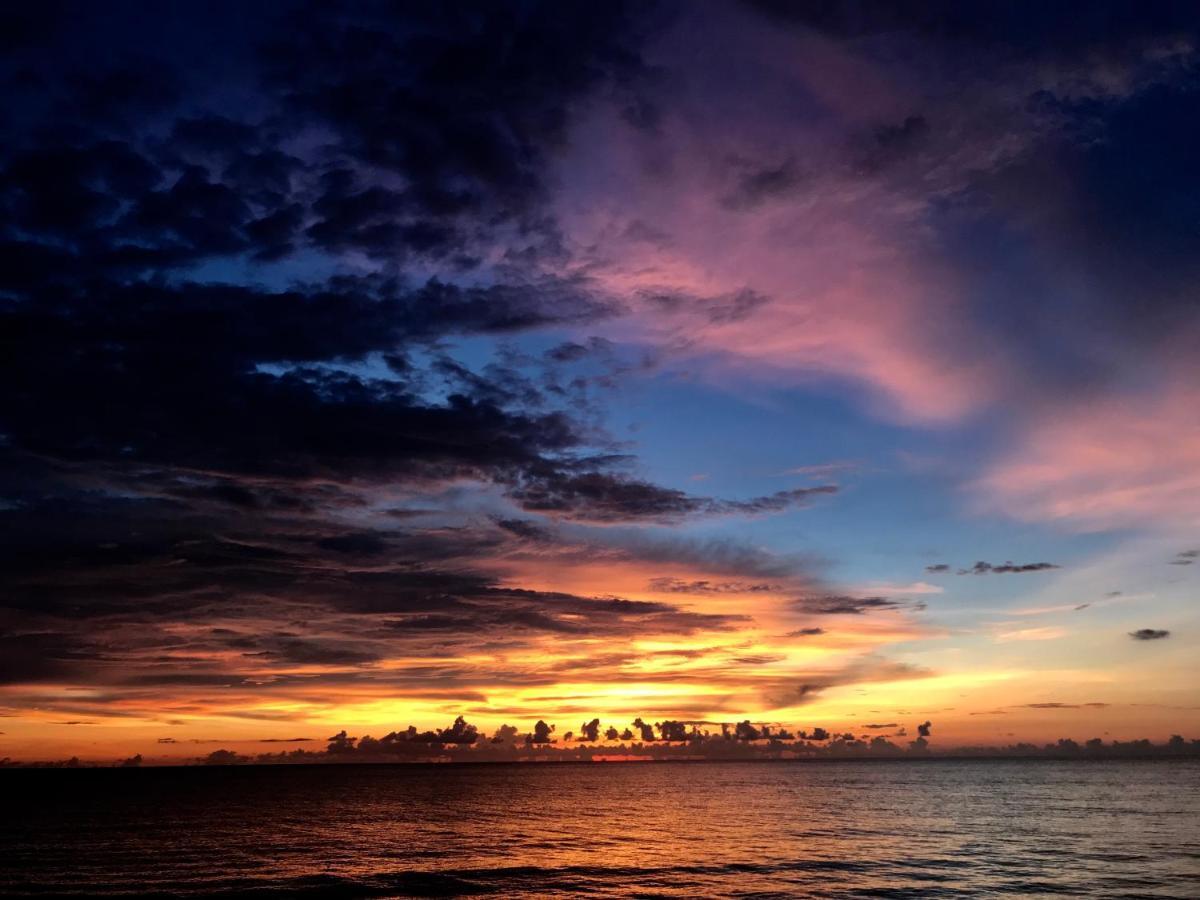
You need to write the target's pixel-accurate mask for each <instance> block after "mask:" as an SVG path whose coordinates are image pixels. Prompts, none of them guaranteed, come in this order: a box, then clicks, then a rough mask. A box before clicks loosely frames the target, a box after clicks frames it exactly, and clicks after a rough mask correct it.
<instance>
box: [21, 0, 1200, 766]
mask: <svg viewBox="0 0 1200 900" xmlns="http://www.w3.org/2000/svg"><path fill="white" fill-rule="evenodd" d="M897 6H898V5H897V4H894V3H888V2H870V0H864V2H857V3H846V4H837V3H832V4H831V3H812V4H790V3H782V2H774V0H760V2H747V3H733V2H730V3H717V2H712V3H666V4H661V5H654V4H644V3H634V4H631V5H630V6H629V7H623V6H622V5H620V4H617V3H588V4H584V3H566V4H564V3H554V2H549V3H537V2H519V3H518V2H513V3H493V2H482V3H478V4H474V3H450V4H426V3H414V4H411V7H410V8H407V9H406V8H405V7H404V6H403V5H396V4H379V5H374V4H367V5H363V6H361V7H355V8H353V10H352V11H347V10H346V9H341V10H339V11H336V12H332V11H330V10H329V9H327V8H324V7H322V6H321V5H319V4H318V5H316V6H308V5H306V4H283V3H272V4H236V3H217V4H212V3H205V4H165V3H163V4H144V3H133V2H129V3H105V4H73V3H46V4H38V5H36V6H34V5H30V6H29V9H28V11H20V10H19V8H18V7H16V6H13V7H10V8H8V9H6V10H5V11H3V12H0V45H2V46H3V55H2V57H0V79H2V81H3V85H4V87H3V92H4V96H5V98H6V102H5V103H4V104H3V107H2V108H0V123H2V125H0V127H2V128H3V135H4V140H3V141H0V307H2V315H3V322H4V324H3V330H2V334H3V354H2V365H3V371H4V384H5V388H4V390H3V391H2V392H0V455H2V458H3V465H2V467H0V533H2V539H0V554H2V556H3V565H2V567H0V757H11V758H13V759H51V758H61V757H67V756H71V755H79V756H80V757H87V758H96V759H111V758H118V757H120V756H124V755H128V754H131V753H143V754H145V755H147V756H148V757H151V756H152V757H169V756H171V755H173V754H175V755H179V756H189V757H195V756H197V755H202V754H203V753H205V752H207V751H208V749H212V748H211V747H207V746H206V745H209V744H211V745H212V746H213V747H215V746H222V747H229V748H233V749H237V750H238V751H239V752H242V751H244V752H260V751H262V750H264V749H267V748H269V747H270V746H273V744H271V743H268V744H263V743H260V742H261V741H264V740H265V741H270V742H275V741H281V740H285V739H291V738H297V737H305V738H310V739H312V742H311V743H305V742H298V743H299V744H300V745H301V746H310V747H312V748H313V749H319V748H321V747H323V746H324V741H325V739H326V738H327V737H328V736H329V735H330V734H333V733H335V732H337V731H339V730H341V729H343V728H344V729H346V730H348V731H349V732H350V733H351V734H354V735H361V734H364V733H370V734H375V735H380V734H382V733H384V732H387V731H390V730H392V729H395V728H403V727H406V726H407V725H409V724H410V723H411V724H415V725H417V726H418V727H421V728H427V727H435V726H437V727H442V726H445V725H446V724H448V723H449V722H450V721H451V720H452V719H453V718H454V717H455V716H458V715H464V716H466V717H467V719H468V720H469V721H471V722H473V723H476V724H478V725H479V727H480V729H481V730H483V731H484V732H486V733H488V734H490V733H491V732H492V731H493V730H494V729H495V728H497V727H498V726H500V725H502V724H511V725H514V726H516V727H518V728H519V729H520V730H521V731H528V730H530V729H531V728H532V727H533V723H534V722H536V721H537V720H538V719H544V720H545V721H546V722H549V723H554V724H556V725H557V728H558V733H560V734H561V733H562V732H565V731H566V730H578V728H579V724H580V723H581V722H583V721H585V720H590V719H592V718H593V717H599V718H600V720H601V722H602V723H603V724H604V725H605V726H607V725H609V724H613V725H616V726H617V727H619V728H624V727H625V726H626V725H627V724H628V723H629V722H630V721H632V720H633V719H634V718H637V717H642V718H644V719H646V720H647V721H656V720H660V719H664V718H671V719H682V720H687V721H706V722H715V723H719V722H733V721H741V720H744V719H750V720H752V721H755V722H775V723H785V724H787V725H789V726H791V727H795V728H813V727H817V726H820V727H824V728H828V729H836V730H838V731H848V732H852V733H859V732H861V731H862V730H863V729H866V728H868V727H869V726H870V725H878V726H887V728H888V729H895V731H888V732H887V733H895V734H900V733H901V732H900V729H907V732H908V734H909V735H912V734H915V730H916V725H917V724H918V723H920V722H925V721H932V722H933V723H934V727H933V734H932V739H933V740H935V741H936V742H937V744H938V745H939V746H943V747H952V746H958V745H1004V744H1009V743H1013V742H1016V741H1033V742H1045V741H1052V740H1055V739H1057V738H1061V737H1071V738H1074V739H1077V740H1083V739H1087V738H1092V737H1103V738H1104V739H1105V740H1113V739H1120V740H1128V739H1133V738H1143V737H1147V738H1151V739H1152V740H1155V741H1162V740H1165V739H1166V738H1167V737H1168V736H1170V735H1171V734H1173V733H1181V734H1184V735H1186V736H1188V737H1200V637H1198V635H1200V606H1198V604H1197V588H1198V586H1200V352H1198V350H1200V301H1198V298H1197V293H1196V292H1197V284H1200V160H1198V159H1197V151H1196V148H1197V147H1198V146H1200V69H1198V67H1197V66H1198V63H1200V53H1198V48H1200V11H1198V8H1197V7H1196V6H1195V5H1194V4H1191V3H1181V4H1169V3H1162V4H1159V3H1137V4H1134V3H1123V4H1106V3H1087V4H1078V5H1076V4H1055V3H1021V2H997V3H991V2H981V3H957V2H950V0H946V2H929V3H918V4H912V5H910V6H909V12H908V13H904V14H901V13H897V12H895V11H894V10H895V8H896V7H897ZM876 730H879V729H876Z"/></svg>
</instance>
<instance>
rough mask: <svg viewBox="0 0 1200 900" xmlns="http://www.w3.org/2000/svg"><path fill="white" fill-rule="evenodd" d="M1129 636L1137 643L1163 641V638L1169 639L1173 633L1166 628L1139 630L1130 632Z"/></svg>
mask: <svg viewBox="0 0 1200 900" xmlns="http://www.w3.org/2000/svg"><path fill="white" fill-rule="evenodd" d="M1129 636H1130V637H1131V638H1133V639H1134V640H1135V641H1161V640H1162V639H1163V638H1169V637H1170V636H1171V632H1169V631H1167V630H1166V629H1164V628H1139V629H1138V630H1137V631H1131V632H1129Z"/></svg>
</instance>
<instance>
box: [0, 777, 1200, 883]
mask: <svg viewBox="0 0 1200 900" xmlns="http://www.w3.org/2000/svg"><path fill="white" fill-rule="evenodd" d="M0 796H2V797H3V810H4V813H3V816H2V821H0V895H3V896H42V897H44V896H64V895H66V896H97V895H101V896H127V895H128V896H134V895H136V896H144V897H145V896H153V897H201V896H229V897H241V896H247V897H262V898H270V897H447V896H482V895H489V894H491V895H499V896H503V897H576V896H579V897H585V896H586V897H647V898H649V897H754V898H771V897H830V896H837V897H920V898H938V897H979V896H1016V897H1035V896H1036V897H1056V896H1064V897H1065V896H1074V897H1186V898H1196V897H1200V761H1196V760H1173V761H1168V760H1162V761H1137V760H1106V761H1079V762H1065V761H1052V760H1025V761H997V760H961V761H955V760H925V761H904V760H899V761H863V762H855V761H831V762H758V763H755V762H731V763H723V762H706V763H684V762H678V763H629V764H621V763H606V764H596V763H593V764H545V765H541V764H498V765H462V766H449V765H447V766H404V765H397V766H388V765H358V766H354V765H348V766H334V765H325V766H278V767H266V766H264V767H184V768H157V769H155V768H143V769H80V770H62V769H58V770H30V769H24V770H21V769H11V770H3V771H0Z"/></svg>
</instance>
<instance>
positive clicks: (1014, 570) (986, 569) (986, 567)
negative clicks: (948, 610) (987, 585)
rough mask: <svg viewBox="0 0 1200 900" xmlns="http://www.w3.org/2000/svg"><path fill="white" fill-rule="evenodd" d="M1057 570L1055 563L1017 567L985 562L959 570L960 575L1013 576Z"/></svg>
mask: <svg viewBox="0 0 1200 900" xmlns="http://www.w3.org/2000/svg"><path fill="white" fill-rule="evenodd" d="M1057 568H1059V566H1056V565H1055V564H1054V563H1048V562H1035V563H1023V564H1021V565H1017V564H1016V563H1013V562H1011V561H1010V562H1005V563H1001V564H999V565H992V564H991V563H988V562H983V561H982V560H981V561H980V562H977V563H975V565H973V566H971V568H969V569H959V570H958V574H959V575H1012V574H1024V573H1027V572H1045V571H1047V570H1048V569H1057Z"/></svg>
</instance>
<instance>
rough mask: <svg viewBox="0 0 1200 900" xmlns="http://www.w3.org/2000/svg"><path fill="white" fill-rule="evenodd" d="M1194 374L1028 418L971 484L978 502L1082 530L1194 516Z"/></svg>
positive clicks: (1199, 515)
mask: <svg viewBox="0 0 1200 900" xmlns="http://www.w3.org/2000/svg"><path fill="white" fill-rule="evenodd" d="M1198 385H1200V381H1198V380H1197V379H1196V377H1195V375H1194V374H1193V373H1192V372H1191V371H1185V370H1182V369H1176V370H1175V371H1174V372H1173V375H1172V377H1170V378H1168V379H1167V380H1166V381H1165V383H1164V385H1163V386H1162V387H1161V388H1157V389H1154V390H1143V391H1139V392H1129V393H1125V394H1120V395H1112V396H1105V397H1102V398H1099V399H1095V400H1093V401H1091V402H1086V403H1080V404H1078V405H1077V406H1075V407H1074V408H1073V409H1069V410H1059V411H1058V412H1056V414H1055V415H1053V416H1052V417H1050V416H1047V417H1045V418H1042V419H1040V420H1038V421H1037V422H1035V423H1034V425H1033V426H1032V427H1031V428H1030V429H1029V430H1028V431H1027V432H1026V433H1025V434H1024V435H1023V438H1022V439H1021V441H1020V442H1019V443H1018V444H1017V445H1016V446H1015V447H1014V448H1013V449H1012V450H1011V451H1009V453H1008V454H1007V455H1005V456H1004V457H1002V458H1001V459H1000V460H999V461H997V462H996V463H995V464H994V465H992V466H991V468H990V469H989V470H988V471H986V472H985V473H984V475H983V476H982V477H981V478H980V479H979V480H978V481H977V482H976V484H975V485H974V487H975V490H976V492H977V494H978V496H979V498H980V502H981V503H982V504H983V505H984V507H986V508H988V509H999V510H1000V511H1002V512H1004V513H1007V514H1009V515H1011V516H1014V517H1016V518H1020V519H1026V520H1038V521H1044V520H1051V521H1057V522H1061V523H1063V524H1064V525H1067V526H1070V527H1072V528H1078V529H1081V530H1103V529H1109V528H1121V527H1131V526H1152V527H1160V528H1162V527H1166V528H1170V527H1177V526H1194V525H1195V524H1196V523H1198V522H1200V388H1198Z"/></svg>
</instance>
